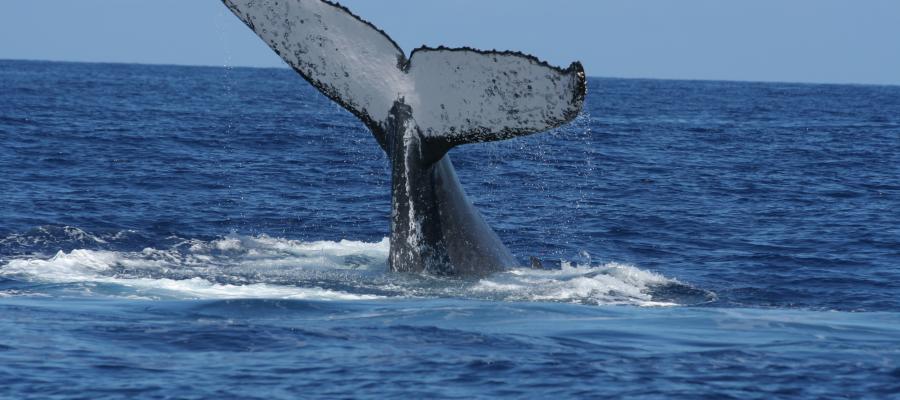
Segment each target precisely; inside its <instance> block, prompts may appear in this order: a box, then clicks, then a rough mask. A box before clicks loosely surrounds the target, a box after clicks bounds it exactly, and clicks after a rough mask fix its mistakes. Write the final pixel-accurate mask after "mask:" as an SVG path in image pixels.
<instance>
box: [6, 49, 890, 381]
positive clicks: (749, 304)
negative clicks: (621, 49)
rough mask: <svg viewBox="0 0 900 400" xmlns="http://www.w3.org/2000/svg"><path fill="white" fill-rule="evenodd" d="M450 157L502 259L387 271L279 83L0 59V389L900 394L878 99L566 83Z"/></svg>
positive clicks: (378, 177) (350, 126) (358, 145)
mask: <svg viewBox="0 0 900 400" xmlns="http://www.w3.org/2000/svg"><path fill="white" fill-rule="evenodd" d="M585 111H586V112H585V114H584V115H583V116H582V117H580V118H579V119H578V120H577V121H576V122H575V123H573V124H571V125H569V126H567V127H565V128H562V129H559V130H556V131H553V132H550V133H545V134H540V135H535V136H531V137H526V138H520V139H516V140H510V141H505V142H500V143H492V144H477V145H470V146H467V147H461V148H457V149H455V150H453V152H452V154H453V159H454V163H455V164H456V166H457V170H458V173H459V175H460V180H461V181H462V182H463V185H464V186H465V187H466V190H467V191H468V192H469V196H470V198H471V199H472V200H473V201H474V202H475V203H476V204H477V205H478V207H479V208H480V209H481V210H482V212H483V213H484V214H485V217H486V218H487V219H488V221H489V222H490V223H491V224H492V225H493V226H494V227H495V229H496V230H497V231H498V233H499V234H500V236H501V237H502V238H503V239H504V241H505V242H506V243H507V244H508V246H509V247H510V249H511V250H512V251H513V253H514V254H516V256H517V257H518V258H519V259H520V260H521V261H522V263H523V264H524V263H526V262H527V260H528V258H529V257H530V256H536V257H539V258H541V259H542V260H544V264H545V265H549V266H552V267H553V269H552V270H549V271H532V270H529V269H520V270H513V271H509V272H505V273H501V274H497V275H494V276H491V277H488V278H485V279H481V280H456V279H447V278H435V277H428V276H410V275H401V274H390V273H386V272H385V261H386V255H387V251H388V242H387V239H385V237H386V236H387V234H388V228H389V226H388V214H389V209H390V205H389V202H390V188H389V183H390V182H389V180H390V174H389V169H388V165H387V160H386V158H385V156H384V155H383V154H382V153H381V150H380V148H379V147H378V146H377V144H376V143H375V141H374V139H373V138H372V137H371V135H370V134H369V133H368V131H366V130H365V128H363V127H362V125H361V124H360V123H358V122H357V121H356V120H355V119H354V118H353V117H352V116H351V115H349V114H348V113H347V112H345V111H343V110H342V109H340V108H339V107H337V106H336V105H333V104H331V103H330V102H329V101H328V100H327V99H325V98H324V97H322V96H321V95H319V94H318V93H317V92H315V91H314V89H312V88H310V87H309V86H308V85H307V84H306V83H305V82H303V81H302V79H300V78H299V77H297V76H295V75H294V73H293V72H291V71H287V70H277V69H225V68H197V67H172V66H141V65H105V64H77V63H45V62H22V61H0V332H2V333H0V398H42V399H45V398H72V397H77V398H132V397H144V398H180V399H181V398H186V399H191V398H228V397H241V398H260V399H273V398H284V399H294V398H298V397H321V398H336V397H338V398H340V397H356V398H383V397H386V396H391V397H399V396H412V397H413V398H424V397H427V398H459V399H469V398H473V397H496V396H511V397H534V398H541V397H546V396H548V395H554V396H559V397H562V398H572V397H608V396H612V397H614V398H686V399H688V398H689V399H695V398H710V399H723V398H759V399H770V398H773V397H783V398H834V397H847V398H879V399H884V398H892V397H893V398H900V87H889V86H882V87H879V86H845V85H798V84H778V83H733V82H688V81H656V80H618V79H591V80H590V85H589V96H588V101H587V105H586V110H585Z"/></svg>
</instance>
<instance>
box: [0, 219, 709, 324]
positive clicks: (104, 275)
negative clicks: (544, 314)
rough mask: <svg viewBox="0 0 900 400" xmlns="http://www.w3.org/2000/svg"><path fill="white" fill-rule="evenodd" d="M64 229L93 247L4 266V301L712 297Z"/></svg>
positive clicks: (636, 278)
mask: <svg viewBox="0 0 900 400" xmlns="http://www.w3.org/2000/svg"><path fill="white" fill-rule="evenodd" d="M61 231H62V232H64V235H67V236H68V237H69V238H70V239H72V240H78V241H81V242H82V243H83V242H85V241H86V242H93V244H94V246H92V247H93V248H78V249H72V250H70V251H63V250H59V251H58V252H57V253H56V254H53V255H29V256H22V257H15V258H13V259H11V260H8V261H6V262H5V263H4V264H2V265H0V277H3V278H9V279H17V280H21V281H23V282H28V284H25V285H24V286H23V287H20V288H16V289H8V290H4V291H0V295H2V296H7V297H8V296H28V295H41V291H42V290H43V289H41V288H42V287H44V286H43V285H53V286H55V287H56V289H55V290H54V292H55V295H59V296H66V295H78V296H81V295H89V296H101V297H107V296H108V297H120V298H129V299H148V300H163V299H170V300H171V299H238V298H260V299H295V300H374V299H388V298H442V297H457V298H468V299H483V300H496V301H550V302H564V303H574V304H594V305H602V304H633V305H641V306H659V305H677V304H678V303H679V302H695V303H696V302H702V301H708V300H712V299H713V296H714V295H713V294H712V293H706V292H703V291H700V290H697V289H693V288H691V287H690V286H687V285H684V284H681V283H680V282H678V281H676V280H674V279H669V278H666V277H664V276H662V275H659V274H656V273H652V272H648V271H644V270H641V269H639V268H636V267H634V266H630V265H624V264H618V263H609V264H603V265H590V264H582V265H578V264H575V263H570V262H567V261H562V262H561V268H560V269H558V270H531V269H513V270H510V271H506V272H503V273H497V274H495V275H492V276H490V277H486V278H482V279H446V278H441V277H437V276H429V275H424V276H419V275H412V274H392V273H387V272H386V268H385V266H386V262H387V257H388V253H389V248H390V244H389V242H388V239H387V238H385V239H384V240H382V241H380V242H375V243H366V242H358V241H350V240H342V241H339V242H332V241H315V242H302V241H297V240H290V239H283V238H275V237H270V236H267V235H259V236H241V235H237V234H233V235H229V236H226V237H222V238H218V239H214V240H210V241H203V240H197V239H180V238H178V239H176V238H172V240H173V241H175V243H174V244H173V245H172V246H171V247H168V248H165V249H157V248H151V247H147V248H144V249H143V250H140V251H116V250H107V249H104V248H109V247H115V241H116V238H117V237H126V236H127V234H128V232H122V233H120V234H116V235H107V236H104V237H101V236H96V235H92V234H89V233H87V232H84V231H82V230H80V229H77V228H72V227H65V228H64V229H62V230H61ZM40 233H41V232H40V231H38V232H36V233H33V234H31V235H30V236H29V235H11V236H9V237H6V238H5V239H3V240H0V245H6V246H9V245H11V244H13V243H18V244H19V245H27V244H29V242H30V244H34V242H36V241H38V240H40V239H39V237H40ZM30 285H35V287H31V288H29V286H30ZM673 288H674V289H679V290H680V291H681V292H682V294H690V295H688V296H683V297H680V298H672V297H671V296H669V297H667V294H666V292H671V290H672V289H673ZM655 293H656V294H655ZM698 294H699V297H697V296H698Z"/></svg>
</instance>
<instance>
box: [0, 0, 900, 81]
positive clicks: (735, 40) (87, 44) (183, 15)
mask: <svg viewBox="0 0 900 400" xmlns="http://www.w3.org/2000/svg"><path fill="white" fill-rule="evenodd" d="M342 3H343V4H345V5H347V6H348V7H349V8H350V9H351V10H353V11H354V12H355V13H357V14H359V15H361V16H363V18H366V19H368V20H370V21H372V22H374V23H375V24H376V25H378V26H380V27H381V28H382V29H384V30H385V31H387V32H388V34H390V35H391V36H392V37H393V38H394V39H395V40H396V41H397V42H398V43H399V44H400V45H401V46H402V47H403V48H404V50H406V51H407V53H408V52H409V51H410V50H412V49H413V48H414V47H417V46H419V45H421V44H429V45H432V46H436V45H440V44H444V45H448V46H462V45H468V46H472V47H478V48H497V49H510V50H520V51H523V52H527V53H532V54H534V55H536V56H538V57H540V58H542V59H545V60H547V61H550V62H552V63H554V64H559V65H568V63H569V62H570V61H572V60H581V61H582V62H583V63H584V64H585V68H586V69H587V71H588V74H589V75H591V76H609V77H645V78H676V79H726V80H754V81H790V82H837V83H879V84H900V44H898V40H900V1H895V0H729V1H723V0H679V1H672V0H446V1H437V0H344V1H342ZM0 59H39V60H67V61H110V62H137V63H154V64H158V63H162V64H188V65H232V66H282V65H283V63H282V62H281V60H280V59H278V58H277V57H276V56H275V55H274V53H272V52H271V51H270V50H269V49H268V48H267V47H266V46H265V45H264V44H263V43H262V41H260V40H259V39H257V38H256V37H255V36H254V35H253V33H252V32H251V31H250V30H249V29H247V28H245V27H244V26H243V25H242V24H241V23H240V21H238V19H237V18H235V17H234V16H232V15H231V14H230V13H229V12H228V11H227V10H226V9H225V7H224V6H222V5H221V4H220V3H219V1H218V0H77V1H74V0H3V10H2V12H0Z"/></svg>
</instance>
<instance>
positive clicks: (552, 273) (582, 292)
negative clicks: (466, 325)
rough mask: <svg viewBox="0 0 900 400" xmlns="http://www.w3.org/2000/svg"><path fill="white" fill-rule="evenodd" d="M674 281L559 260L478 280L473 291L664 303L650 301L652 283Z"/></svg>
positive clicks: (619, 267) (620, 267)
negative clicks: (552, 265) (554, 265)
mask: <svg viewBox="0 0 900 400" xmlns="http://www.w3.org/2000/svg"><path fill="white" fill-rule="evenodd" d="M669 283H677V281H675V280H673V279H669V278H666V277H664V276H662V275H659V274H656V273H653V272H649V271H644V270H642V269H639V268H637V267H634V266H631V265H625V264H619V263H609V264H606V265H603V266H597V267H595V266H590V265H580V266H579V265H572V264H570V263H568V262H563V263H562V268H561V269H559V270H534V269H514V270H511V271H508V272H505V273H500V274H495V275H493V276H490V277H488V278H485V279H482V280H480V281H479V282H478V283H477V284H475V286H474V287H473V288H472V290H473V291H476V292H482V293H486V294H490V295H491V296H494V297H498V296H499V297H502V298H505V299H507V300H516V301H555V302H567V303H578V304H634V305H641V306H668V305H675V304H674V303H666V302H657V301H653V297H652V295H651V294H650V290H649V289H650V288H651V287H652V286H654V285H662V284H669Z"/></svg>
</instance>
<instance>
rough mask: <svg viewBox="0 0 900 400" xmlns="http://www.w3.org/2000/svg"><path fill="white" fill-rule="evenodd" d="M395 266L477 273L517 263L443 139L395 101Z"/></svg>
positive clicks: (390, 128) (390, 133)
mask: <svg viewBox="0 0 900 400" xmlns="http://www.w3.org/2000/svg"><path fill="white" fill-rule="evenodd" d="M386 128H387V129H386V130H385V134H386V140H387V149H386V150H387V152H388V157H389V158H390V161H391V248H390V255H389V257H388V264H389V266H390V268H391V270H392V271H395V272H428V273H430V274H434V275H463V276H479V275H486V274H490V273H492V272H496V271H501V270H503V269H506V268H510V267H514V266H516V265H517V263H516V260H515V258H514V257H513V256H512V254H511V253H510V252H509V250H507V248H506V246H504V245H503V242H502V241H500V238H499V237H497V234H496V233H494V231H493V230H492V229H491V228H490V226H488V224H487V223H485V221H484V219H483V218H482V217H481V214H480V213H479V212H478V210H477V209H476V208H475V207H474V206H473V205H472V204H471V202H469V199H468V198H467V197H466V194H465V192H464V191H463V188H462V186H461V185H460V183H459V180H458V179H457V178H456V171H455V170H454V169H453V163H452V162H450V156H449V155H447V154H446V152H447V150H448V147H449V146H447V145H446V144H444V143H442V142H436V143H435V142H429V141H428V140H427V138H426V137H424V136H423V135H422V134H421V131H420V130H419V128H418V127H417V126H416V125H415V123H414V122H413V120H412V109H411V108H410V106H408V105H406V104H404V103H403V102H402V101H397V102H395V103H394V106H393V107H392V108H391V112H390V115H389V116H388V121H387V127H386Z"/></svg>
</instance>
